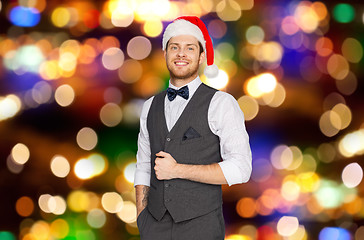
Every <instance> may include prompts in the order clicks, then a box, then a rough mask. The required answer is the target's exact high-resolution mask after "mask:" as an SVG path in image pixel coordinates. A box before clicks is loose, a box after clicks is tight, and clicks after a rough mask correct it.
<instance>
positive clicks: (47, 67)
mask: <svg viewBox="0 0 364 240" xmlns="http://www.w3.org/2000/svg"><path fill="white" fill-rule="evenodd" d="M39 74H40V75H41V77H42V78H43V79H44V80H53V79H57V78H59V77H60V76H61V75H60V73H59V71H58V61H56V60H50V61H45V62H43V63H42V64H41V65H40V68H39Z"/></svg>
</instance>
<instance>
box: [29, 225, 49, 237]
mask: <svg viewBox="0 0 364 240" xmlns="http://www.w3.org/2000/svg"><path fill="white" fill-rule="evenodd" d="M30 233H31V234H33V236H35V237H36V239H37V240H38V239H39V240H43V239H49V238H50V226H49V224H48V223H47V222H45V221H37V222H35V223H34V225H33V226H32V227H31V229H30Z"/></svg>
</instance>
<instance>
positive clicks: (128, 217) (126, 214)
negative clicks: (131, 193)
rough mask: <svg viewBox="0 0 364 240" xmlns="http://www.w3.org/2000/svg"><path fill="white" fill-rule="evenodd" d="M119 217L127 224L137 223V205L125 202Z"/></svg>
mask: <svg viewBox="0 0 364 240" xmlns="http://www.w3.org/2000/svg"><path fill="white" fill-rule="evenodd" d="M117 216H118V217H119V218H120V219H121V220H122V221H123V222H125V223H133V222H136V219H137V210H136V205H135V203H133V202H131V201H125V202H124V205H123V207H122V209H121V210H120V211H119V212H118V213H117Z"/></svg>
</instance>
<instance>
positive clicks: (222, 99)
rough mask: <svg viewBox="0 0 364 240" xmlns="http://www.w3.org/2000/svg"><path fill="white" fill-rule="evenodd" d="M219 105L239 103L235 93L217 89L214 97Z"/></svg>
mask: <svg viewBox="0 0 364 240" xmlns="http://www.w3.org/2000/svg"><path fill="white" fill-rule="evenodd" d="M212 100H213V101H214V102H215V103H216V104H218V105H224V104H237V101H236V99H235V98H234V96H233V95H231V94H230V93H227V92H223V91H219V90H217V91H216V93H215V95H214V96H213V99H212ZM223 103H224V104H223Z"/></svg>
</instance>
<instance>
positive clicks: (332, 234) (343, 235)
mask: <svg viewBox="0 0 364 240" xmlns="http://www.w3.org/2000/svg"><path fill="white" fill-rule="evenodd" d="M327 239H330V240H350V239H351V236H350V233H349V232H348V230H346V229H343V228H338V227H326V228H324V229H322V230H321V232H320V235H319V240H327Z"/></svg>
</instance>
